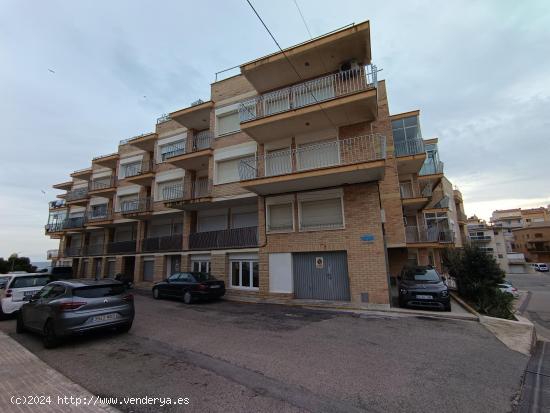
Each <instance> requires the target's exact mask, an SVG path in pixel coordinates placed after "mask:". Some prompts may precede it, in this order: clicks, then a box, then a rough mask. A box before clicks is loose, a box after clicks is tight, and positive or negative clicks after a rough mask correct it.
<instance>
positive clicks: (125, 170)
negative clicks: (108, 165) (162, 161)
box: [121, 161, 141, 178]
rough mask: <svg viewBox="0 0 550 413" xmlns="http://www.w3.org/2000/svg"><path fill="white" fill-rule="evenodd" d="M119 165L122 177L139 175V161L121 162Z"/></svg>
mask: <svg viewBox="0 0 550 413" xmlns="http://www.w3.org/2000/svg"><path fill="white" fill-rule="evenodd" d="M121 167H122V168H121V169H122V178H126V177H128V176H135V175H139V174H140V173H141V161H138V162H131V163H127V164H123V165H121Z"/></svg>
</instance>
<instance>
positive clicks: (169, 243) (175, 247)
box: [141, 234, 183, 252]
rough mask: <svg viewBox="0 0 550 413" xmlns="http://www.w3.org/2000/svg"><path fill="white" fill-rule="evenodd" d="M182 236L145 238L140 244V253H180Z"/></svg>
mask: <svg viewBox="0 0 550 413" xmlns="http://www.w3.org/2000/svg"><path fill="white" fill-rule="evenodd" d="M182 241H183V235H182V234H177V235H173V236H167V237H157V238H146V239H144V240H143V241H142V243H141V250H142V252H157V251H181V249H182V245H183V242H182Z"/></svg>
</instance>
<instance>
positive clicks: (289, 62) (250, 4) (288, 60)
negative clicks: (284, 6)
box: [246, 0, 338, 129]
mask: <svg viewBox="0 0 550 413" xmlns="http://www.w3.org/2000/svg"><path fill="white" fill-rule="evenodd" d="M246 2H247V3H248V5H249V6H250V8H251V9H252V11H253V12H254V14H255V15H256V17H258V19H259V20H260V22H261V23H262V25H263V26H264V28H265V30H266V31H267V32H268V33H269V35H270V36H271V38H272V39H273V41H274V42H275V44H276V45H277V47H278V48H279V50H280V51H281V53H282V54H283V56H284V57H285V59H286V60H287V62H288V64H289V65H290V66H291V67H292V69H293V70H294V73H296V76H298V79H300V80H301V81H302V82H303V81H304V79H303V78H302V76H301V75H300V73H299V72H298V69H296V67H295V66H294V64H293V63H292V61H291V60H290V58H289V57H288V56H287V54H286V53H285V51H284V50H283V48H282V47H281V45H280V44H279V42H278V41H277V39H276V38H275V36H274V35H273V33H271V30H269V28H268V27H267V25H266V24H265V22H264V21H263V19H262V17H261V16H260V15H259V13H258V12H257V11H256V9H255V8H254V6H253V5H252V3H251V2H250V0H246ZM308 30H309V29H308ZM305 86H306V88H307V91H308V92H309V93H310V95H311V97H312V98H313V100H314V101H315V103H316V104H317V105H318V106H319V108H320V109H321V111H322V112H323V114H324V115H325V117H326V118H327V119H328V121H329V122H330V124H331V125H332V126H333V127H334V128H335V129H338V127H337V126H336V125H335V124H334V122H332V119H330V117H329V116H328V115H327V113H326V112H325V109H324V108H323V107H322V106H321V104H320V103H319V101H318V100H317V98H316V97H315V95H314V94H313V92H312V91H311V89H310V88H309V86H308V85H307V84H305Z"/></svg>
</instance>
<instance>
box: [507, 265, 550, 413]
mask: <svg viewBox="0 0 550 413" xmlns="http://www.w3.org/2000/svg"><path fill="white" fill-rule="evenodd" d="M506 278H507V279H508V280H509V281H511V282H512V283H513V284H514V286H515V287H516V288H517V289H518V290H519V291H521V295H522V297H521V298H520V300H519V303H518V304H519V305H518V312H519V313H520V314H521V315H523V316H525V317H527V318H528V319H529V320H531V322H532V323H533V324H534V325H535V329H536V332H537V338H538V342H537V346H536V348H535V351H534V352H533V354H532V356H531V359H530V360H529V363H528V365H527V368H526V370H525V377H524V383H523V387H522V393H521V399H520V404H519V409H518V411H519V412H520V413H539V412H540V413H542V412H549V411H550V274H548V273H534V274H532V273H531V274H508V275H507V276H506Z"/></svg>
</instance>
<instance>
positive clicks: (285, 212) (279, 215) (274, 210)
mask: <svg viewBox="0 0 550 413" xmlns="http://www.w3.org/2000/svg"><path fill="white" fill-rule="evenodd" d="M266 222H267V231H268V232H276V231H294V217H293V204H292V202H288V203H284V204H274V205H267V218H266Z"/></svg>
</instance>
